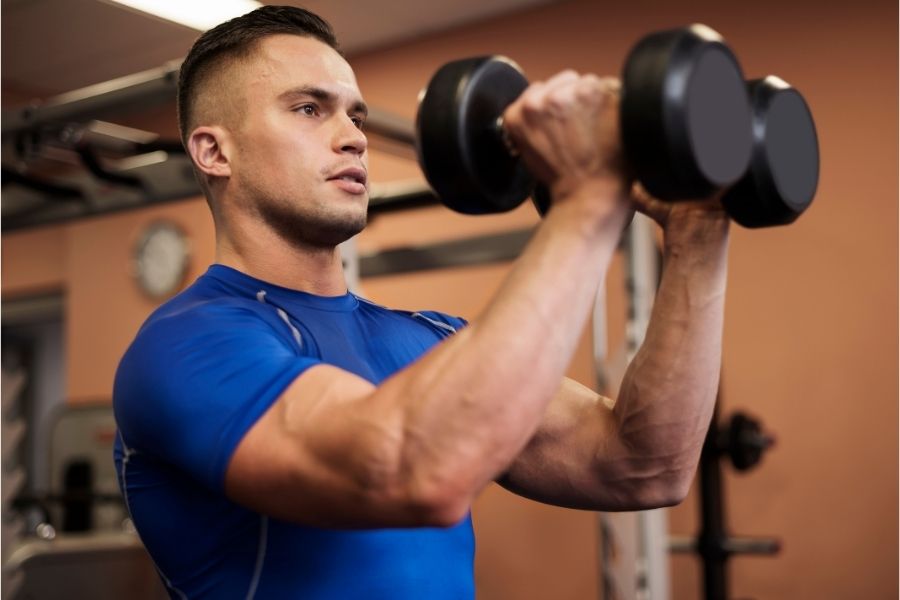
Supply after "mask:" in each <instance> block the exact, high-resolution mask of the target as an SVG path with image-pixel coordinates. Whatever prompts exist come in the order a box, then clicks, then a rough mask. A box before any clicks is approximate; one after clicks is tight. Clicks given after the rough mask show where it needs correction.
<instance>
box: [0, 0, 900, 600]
mask: <svg viewBox="0 0 900 600" xmlns="http://www.w3.org/2000/svg"><path fill="white" fill-rule="evenodd" d="M324 16H326V17H327V15H324ZM691 22H703V23H706V24H708V25H710V26H712V27H714V28H715V29H717V30H718V31H720V32H721V33H723V35H724V36H725V37H726V39H727V40H728V42H729V43H730V45H731V46H732V48H733V49H734V50H735V52H736V53H737V55H738V57H739V59H740V60H741V63H742V65H743V68H744V71H745V73H746V75H747V76H749V77H757V76H763V75H766V74H769V73H775V74H778V75H779V76H781V77H782V78H783V79H785V80H787V81H788V82H790V83H792V84H794V85H795V86H796V87H797V88H798V89H799V90H800V91H801V92H802V93H803V94H804V95H805V97H806V99H807V101H808V102H809V104H810V107H811V109H812V111H813V115H814V117H815V119H816V124H817V128H818V133H819V143H820V148H821V158H822V173H821V179H820V187H819V192H818V194H817V198H816V200H815V203H814V204H813V206H812V207H811V209H810V210H809V211H808V213H807V214H805V215H803V216H802V217H801V218H800V219H799V221H798V222H797V223H795V224H794V225H792V226H790V227H788V228H775V229H771V230H762V231H747V230H742V229H739V228H737V227H735V228H734V230H733V236H732V249H731V259H730V269H731V271H730V278H729V288H728V299H727V313H726V325H725V340H724V367H723V369H724V370H723V373H724V374H723V384H724V385H723V395H724V402H725V406H724V411H723V412H724V414H726V415H727V414H728V413H730V412H731V411H732V410H734V409H736V408H741V409H743V410H746V411H747V412H749V413H751V414H753V415H755V416H757V417H760V418H761V420H762V421H763V423H764V425H765V427H766V429H767V430H769V431H771V432H773V433H774V434H775V435H776V436H777V438H778V445H777V446H776V448H775V449H774V450H772V451H771V452H769V453H768V454H767V455H766V457H765V458H764V460H763V462H762V464H761V466H760V467H758V468H757V469H756V470H754V471H751V472H750V473H749V474H746V475H743V476H734V475H732V474H731V473H730V472H729V474H728V475H727V477H726V483H725V485H726V494H727V501H728V504H727V511H728V515H727V516H728V521H729V525H730V529H731V531H732V532H734V533H736V534H748V535H774V536H777V537H779V538H780V539H781V540H782V542H783V545H784V549H783V551H782V553H781V554H780V555H779V556H777V557H775V558H746V557H738V558H736V559H735V560H734V561H732V565H731V573H732V585H731V591H732V594H733V596H734V597H756V598H766V599H774V600H779V599H785V600H787V599H796V598H848V597H857V598H867V599H868V598H891V597H895V596H896V591H897V587H896V585H897V575H898V573H897V565H898V554H897V530H898V521H897V488H898V479H897V476H898V464H897V461H896V458H895V457H896V456H897V426H896V424H897V420H898V414H897V400H898V387H897V369H898V367H897V365H898V352H897V337H896V336H897V330H898V321H897V314H898V311H897V309H898V297H897V274H898V263H897V241H898V237H897V222H898V212H897V198H898V187H897V168H898V166H897V165H898V155H897V138H896V132H897V126H898V122H897V111H896V107H897V83H898V80H897V72H898V64H897V30H896V23H897V6H896V3H890V2H877V3H867V4H853V3H835V4H823V3H815V2H812V1H811V0H802V1H799V2H794V3H779V2H776V1H775V0H760V1H758V2H753V3H722V2H712V1H711V0H709V1H706V0H704V1H692V2H680V3H671V4H664V3H661V2H656V3H651V2H641V1H631V2H627V3H621V4H619V5H612V4H610V3H598V2H589V1H587V0H583V1H571V2H561V3H558V4H553V5H550V6H546V7H542V8H538V9H534V10H531V11H527V12H523V13H520V14H517V15H513V16H506V17H503V18H498V19H495V20H491V21H487V22H484V23H482V24H478V25H475V26H471V27H467V28H465V29H458V30H453V31H448V32H446V33H443V34H440V35H436V36H431V37H429V38H427V39H421V40H417V41H413V42H410V43H406V44H403V45H400V46H396V47H391V48H385V49H382V50H379V51H375V52H368V53H366V54H364V55H359V56H352V57H351V63H352V64H353V66H354V68H355V69H356V71H357V75H358V77H359V82H360V87H361V88H362V90H363V93H364V94H365V96H366V98H367V101H368V102H369V103H370V104H371V105H373V106H377V107H380V108H384V109H387V110H390V111H393V112H396V113H398V114H401V115H404V116H406V117H409V118H412V116H413V114H414V111H415V98H416V95H417V93H418V91H419V89H420V88H421V87H422V86H423V85H424V84H425V83H426V82H427V80H428V78H429V77H430V75H431V74H432V73H433V72H434V71H435V70H436V69H437V68H438V67H439V66H440V65H441V64H443V63H444V62H446V61H449V60H452V59H455V58H459V57H462V56H468V55H475V54H484V53H502V54H506V55H509V56H511V57H512V58H514V59H515V60H516V61H517V62H519V63H520V64H521V65H522V66H523V68H524V69H525V71H526V73H527V74H528V76H529V77H530V78H531V79H532V80H536V79H541V78H545V77H548V76H550V75H551V74H553V73H554V72H556V71H558V70H560V69H562V68H565V67H572V68H575V69H577V70H579V71H595V72H598V73H601V74H608V73H618V72H619V69H620V66H621V63H622V60H623V59H624V57H625V54H626V53H627V51H628V49H629V48H630V46H631V44H632V43H634V41H636V40H637V39H638V38H639V37H640V36H642V35H643V34H644V33H646V32H648V31H651V30H656V29H662V28H668V27H672V26H677V25H683V24H686V23H691ZM186 50H187V49H185V51H186ZM161 119H162V120H161ZM171 119H173V116H172V115H171V114H170V112H167V111H160V112H159V113H156V114H153V115H149V116H145V117H143V120H144V121H145V122H148V121H150V122H156V123H157V124H162V123H165V124H164V125H162V126H161V127H160V128H159V129H162V130H165V131H166V132H168V133H169V134H170V135H172V134H173V133H174V121H172V120H171ZM139 121H141V118H138V119H136V120H135V122H133V123H132V124H137V122H139ZM166 128H168V129H166ZM417 172H418V171H417V168H416V167H415V165H414V164H413V163H411V162H409V161H404V160H402V159H399V158H397V157H394V156H391V155H388V154H384V153H378V152H373V157H372V174H373V180H374V181H379V182H380V181H392V180H402V179H407V178H412V177H417ZM162 217H165V218H168V219H171V220H173V221H176V222H177V223H179V224H181V225H182V226H183V227H184V228H185V230H186V231H187V232H188V234H189V236H190V239H191V243H192V252H193V254H192V260H191V270H190V273H189V277H188V280H189V281H190V280H193V279H194V278H195V277H196V276H198V275H199V274H200V273H202V272H203V271H204V270H205V268H206V265H208V264H209V263H210V262H211V261H212V258H213V248H212V245H213V232H212V223H211V219H210V218H209V216H208V212H207V209H206V206H205V203H204V202H203V201H202V200H201V199H197V198H194V199H186V200H184V201H182V202H176V203H172V204H169V205H165V206H158V207H154V208H149V209H143V210H136V211H132V212H128V213H122V214H117V215H111V216H107V217H102V218H95V219H87V220H83V221H78V222H73V223H70V224H65V225H57V226H52V227H46V228H41V229H34V230H28V231H23V232H19V233H12V234H7V235H4V236H3V240H2V250H3V253H2V268H3V299H4V300H9V299H12V298H16V297H22V296H29V295H34V294H38V293H42V292H46V291H61V292H63V293H64V294H65V311H66V332H65V333H66V340H67V349H66V354H67V373H66V389H67V394H68V398H67V399H68V401H69V402H72V403H79V402H94V401H97V400H98V399H99V400H101V401H109V397H110V393H111V382H112V376H113V373H114V370H115V366H116V364H117V362H118V358H119V357H120V355H121V354H122V352H123V351H124V349H125V347H126V345H127V344H128V342H129V341H130V340H131V338H132V337H133V335H134V333H135V331H136V330H137V328H138V326H139V325H140V323H141V322H142V321H143V319H144V318H145V317H146V315H147V314H148V313H149V312H150V311H151V310H152V309H153V308H154V307H155V306H156V303H154V302H152V301H150V300H148V299H147V298H145V297H143V296H142V295H141V294H140V292H139V291H138V290H137V288H136V286H135V285H134V283H133V281H132V280H131V264H130V260H131V255H132V249H133V246H134V243H135V242H136V240H137V236H138V235H139V231H140V229H141V228H142V227H143V226H145V225H146V224H147V223H149V222H151V221H153V220H155V219H157V218H162ZM536 222H537V221H536V218H535V217H534V215H533V214H532V212H531V211H530V209H529V208H528V207H523V208H522V209H519V210H517V211H515V212H513V213H511V214H509V215H504V216H493V217H485V218H471V217H463V216H460V215H453V214H450V213H448V212H447V211H445V210H443V209H440V208H434V209H424V210H420V211H415V212H408V213H401V214H396V215H385V216H383V217H379V218H378V219H376V220H375V221H374V222H373V223H372V226H371V228H370V229H369V230H367V231H366V232H365V233H364V234H362V235H361V236H360V239H359V246H360V249H361V250H362V251H363V252H368V251H377V250H379V249H383V248H388V247H395V246H403V245H408V244H419V243H429V242H432V241H435V240H437V239H447V238H458V237H465V236H468V235H476V234H478V233H484V232H488V231H500V230H506V229H514V228H518V227H522V226H527V225H530V224H535V223H536ZM507 268H508V267H507V266H506V265H500V266H483V267H476V268H467V269H453V270H447V271H440V272H431V273H422V274H416V275H404V276H391V277H380V278H373V279H368V280H365V281H364V282H363V292H364V293H365V294H366V295H368V296H369V297H371V298H372V299H373V300H375V301H378V302H382V303H386V304H390V305H394V306H398V307H403V308H434V309H438V310H445V311H447V312H451V313H454V314H459V315H462V316H464V317H467V318H474V317H475V316H477V314H478V311H479V310H480V309H481V307H483V306H484V304H485V302H486V301H487V299H488V298H489V296H490V294H491V293H492V292H493V290H495V289H496V287H497V286H498V285H499V282H500V280H501V278H502V276H503V274H504V273H505V272H506V270H507ZM621 271H622V269H621V263H620V261H619V260H618V259H617V261H616V262H615V263H614V266H613V272H612V273H611V274H610V276H609V278H608V284H607V285H608V292H609V312H610V318H611V320H612V331H611V340H610V345H611V346H612V347H615V346H616V345H617V344H618V343H619V342H620V341H621V337H622V336H621V327H622V314H623V312H624V308H623V307H624V301H625V300H624V292H623V290H622V277H621ZM590 360H591V359H590V350H589V338H588V337H586V338H585V341H584V343H583V344H582V348H581V351H580V352H579V354H578V356H577V357H576V360H575V361H574V363H573V367H572V371H571V373H572V374H573V375H574V376H575V377H576V378H578V379H580V380H582V381H584V382H585V383H591V378H592V375H591V370H592V367H591V364H590ZM695 513H696V498H695V497H694V496H693V495H692V496H691V497H689V498H688V500H687V501H686V502H685V503H684V504H683V505H681V506H679V507H678V508H675V509H673V510H671V511H669V518H670V525H671V530H672V532H673V533H679V534H690V533H694V532H695V531H696V526H697V519H696V514H695ZM475 521H476V528H477V532H478V554H477V559H476V560H477V563H476V577H477V585H478V592H479V598H484V599H488V600H490V599H494V598H496V599H501V598H516V599H526V600H527V599H531V598H534V599H538V598H555V599H571V600H575V599H583V598H592V597H597V558H596V539H595V528H596V520H595V518H594V516H593V515H592V514H591V513H586V512H576V511H566V510H562V509H555V508H550V507H544V506H540V505H537V504H535V503H531V502H527V501H524V500H520V499H518V498H516V497H514V496H512V495H510V494H508V493H506V492H504V491H502V490H499V489H496V488H495V489H491V490H489V491H488V492H487V493H485V494H484V495H483V496H482V498H480V499H479V501H478V503H477V505H476V507H475ZM671 566H672V572H671V576H672V582H673V598H675V599H688V598H697V597H700V596H699V591H698V590H699V586H698V581H699V579H698V577H699V571H698V567H697V562H696V560H695V559H693V558H690V557H675V558H673V559H672V561H671Z"/></svg>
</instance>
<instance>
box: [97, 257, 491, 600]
mask: <svg viewBox="0 0 900 600" xmlns="http://www.w3.org/2000/svg"><path fill="white" fill-rule="evenodd" d="M463 325H464V322H463V321H462V320H461V319H457V318H453V317H449V316H447V315H443V314H440V313H435V312H421V313H409V312H403V311H396V310H389V309H387V308H384V307H382V306H378V305H376V304H373V303H371V302H368V301H366V300H363V299H362V298H359V297H358V296H356V295H354V294H346V295H343V296H336V297H323V296H315V295H312V294H306V293H303V292H298V291H296V290H290V289H287V288H283V287H279V286H276V285H272V284H270V283H266V282H264V281H260V280H258V279H254V278H253V277H250V276H248V275H245V274H243V273H241V272H239V271H236V270H234V269H231V268H229V267H225V266H223V265H213V266H211V267H210V268H209V270H208V271H207V272H206V273H205V274H204V275H202V276H201V277H200V278H199V279H197V281H196V282H194V283H193V284H192V285H191V286H190V287H189V288H188V289H187V290H185V291H184V292H182V293H181V294H179V295H178V296H176V297H175V298H173V299H172V300H170V301H168V302H166V303H165V304H163V305H162V306H161V307H160V308H159V309H157V310H156V311H155V312H154V313H153V314H152V315H151V316H150V317H149V318H148V320H147V321H146V322H145V323H144V325H143V326H142V327H141V329H140V331H139V332H138V334H137V336H136V338H135V340H134V341H133V342H132V344H131V346H130V347H129V348H128V350H127V352H126V353H125V356H124V357H123V358H122V361H121V363H120V364H119V368H118V371H117V372H116V379H115V386H114V390H113V407H114V410H115V416H116V422H117V424H118V428H119V431H118V435H117V436H116V444H115V449H114V457H115V463H116V468H117V472H118V477H119V486H120V488H121V490H122V494H123V495H124V498H125V502H126V505H127V507H128V510H129V513H130V514H131V517H132V519H133V520H134V523H135V525H136V527H137V530H138V533H139V534H140V537H141V540H142V541H143V543H144V545H145V546H146V547H147V550H148V551H149V552H150V555H151V556H152V558H153V560H154V562H155V563H156V567H157V570H158V571H159V574H160V577H161V578H162V580H163V583H164V584H165V585H166V587H167V589H168V591H169V594H170V596H171V597H172V598H277V599H281V598H304V599H307V598H309V599H319V598H328V599H332V598H338V599H352V598H366V599H374V598H385V599H387V598H390V599H392V600H397V599H413V598H415V599H417V600H418V599H424V598H427V599H432V600H435V599H444V598H454V599H456V598H473V597H474V595H475V592H474V581H473V560H474V552H475V544H474V536H473V532H472V520H471V515H469V516H467V517H466V518H465V519H463V520H462V521H461V522H460V523H458V524H457V525H455V526H453V527H449V528H409V529H374V530H372V529H370V530H331V529H321V528H316V527H306V526H301V525H296V524H292V523H287V522H284V521H280V520H278V519H274V518H271V517H267V516H265V515H261V514H259V513H256V512H253V511H251V510H249V509H247V508H244V507H242V506H240V505H238V504H235V503H234V502H231V501H230V500H229V499H228V498H226V496H225V494H224V480H225V470H226V468H227V465H228V462H229V460H230V458H231V455H232V453H233V452H234V450H235V448H236V447H237V445H238V443H239V442H240V440H241V439H242V437H243V436H244V434H246V433H247V431H248V430H249V429H250V427H252V426H253V424H254V423H255V422H256V420H257V419H258V418H259V417H260V416H261V415H262V414H263V413H264V412H265V411H266V409H268V408H269V407H270V406H271V405H272V403H273V402H274V401H275V399H276V398H278V396H279V395H280V394H281V393H282V392H283V391H284V389H285V388H286V387H287V386H288V385H289V384H290V383H291V382H292V381H293V380H294V379H296V378H297V376H298V375H300V374H301V373H303V372H304V371H305V370H306V369H308V368H309V367H311V366H313V365H317V364H320V363H327V364H331V365H335V366H338V367H340V368H342V369H345V370H347V371H350V372H352V373H355V374H357V375H359V376H360V377H363V378H365V379H367V380H368V381H370V382H372V383H373V384H376V385H377V384H378V383H380V382H381V381H383V380H384V379H386V378H387V377H389V376H390V375H391V374H393V373H394V372H396V371H397V370H399V369H402V368H403V367H405V366H406V365H408V364H410V363H411V362H413V361H414V360H416V359H418V358H419V357H420V356H422V354H424V353H425V352H426V351H428V350H429V349H430V348H431V347H433V346H434V345H435V344H437V343H438V342H440V341H441V340H442V339H444V338H446V337H448V336H449V335H452V334H453V333H454V331H455V330H456V329H458V328H459V327H461V326H463Z"/></svg>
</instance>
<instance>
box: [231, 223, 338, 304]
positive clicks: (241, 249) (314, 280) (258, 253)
mask: <svg viewBox="0 0 900 600" xmlns="http://www.w3.org/2000/svg"><path fill="white" fill-rule="evenodd" d="M254 229H256V230H255V231H241V232H235V231H223V230H222V228H219V227H217V228H216V262H217V263H219V264H222V265H225V266H228V267H231V268H233V269H237V270H238V271H241V272H243V273H246V274H247V275H250V276H251V277H256V278H257V279H262V280H263V281H267V282H269V283H273V284H275V285H278V286H281V287H286V288H289V289H294V290H299V291H302V292H307V293H310V294H316V295H318V296H340V295H343V294H346V293H347V283H346V281H345V280H344V269H343V266H342V264H341V252H340V250H339V249H338V248H337V247H324V248H323V247H316V246H311V245H306V244H304V243H302V242H297V241H291V242H288V241H287V240H284V239H283V238H281V237H280V236H279V235H277V234H276V233H274V232H273V231H271V230H269V229H266V228H263V227H257V228H254Z"/></svg>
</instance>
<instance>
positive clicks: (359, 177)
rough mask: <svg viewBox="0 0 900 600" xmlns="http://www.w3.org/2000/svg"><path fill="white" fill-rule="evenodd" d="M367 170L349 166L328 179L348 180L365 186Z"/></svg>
mask: <svg viewBox="0 0 900 600" xmlns="http://www.w3.org/2000/svg"><path fill="white" fill-rule="evenodd" d="M366 178H367V174H366V170H365V169H362V168H360V167H348V168H346V169H341V170H340V171H338V172H337V173H335V174H334V175H332V176H331V177H329V178H328V181H347V182H350V183H359V184H361V185H363V186H365V185H366Z"/></svg>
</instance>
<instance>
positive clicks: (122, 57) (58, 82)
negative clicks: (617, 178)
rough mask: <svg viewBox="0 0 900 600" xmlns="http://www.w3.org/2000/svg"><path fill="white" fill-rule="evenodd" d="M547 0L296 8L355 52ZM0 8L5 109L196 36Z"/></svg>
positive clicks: (95, 79) (75, 1)
mask: <svg viewBox="0 0 900 600" xmlns="http://www.w3.org/2000/svg"><path fill="white" fill-rule="evenodd" d="M184 1H194V2H202V1H215V0H184ZM549 1H551V0H435V1H431V2H428V3H427V4H424V3H423V2H421V0H382V1H378V2H361V1H359V0H329V1H326V0H308V1H305V2H302V5H303V6H304V7H305V8H308V9H310V10H312V11H313V12H316V13H318V14H320V15H321V16H323V17H324V18H325V19H327V20H328V21H330V22H331V24H332V26H333V27H334V29H335V31H336V33H337V34H338V39H339V40H340V41H341V46H342V48H343V50H344V51H345V52H346V53H348V54H353V53H359V52H362V51H364V50H367V49H371V48H375V47H379V46H385V45H389V44H391V43H396V42H399V41H403V40H407V39H411V38H415V37H420V36H423V35H426V34H428V33H430V32H434V31H438V30H442V29H448V28H451V27H454V26H458V25H462V24H465V23H469V22H473V21H477V20H480V19H484V18H487V17H492V16H497V15H500V14H503V13H506V12H512V11H516V10H521V9H524V8H526V7H529V6H533V5H538V4H545V3H548V2H549ZM266 3H267V4H273V2H266ZM284 4H294V5H297V6H300V5H301V3H300V2H290V1H285V2H284ZM0 6H2V38H0V41H2V89H3V104H4V108H11V107H14V106H16V105H18V104H24V103H26V102H28V101H30V100H33V99H41V98H46V97H48V96H52V95H55V94H58V93H61V92H66V91H70V90H74V89H77V88H81V87H84V86H87V85H91V84H94V83H99V82H103V81H108V80H110V79H114V78H116V77H121V76H123V75H129V74H132V73H136V72H139V71H143V70H146V69H150V68H153V67H159V66H161V65H163V64H164V63H166V62H167V61H170V60H172V59H180V58H182V57H183V56H184V55H185V54H186V53H187V51H188V49H189V48H190V45H191V43H192V42H193V40H194V39H195V38H196V37H197V36H198V35H199V32H197V31H195V30H193V29H190V28H188V27H185V26H182V25H177V24H175V23H171V22H168V21H164V20H162V19H158V18H155V17H151V16H148V15H145V14H143V13H139V12H136V11H132V10H131V9H128V8H125V7H123V6H120V5H118V4H113V3H110V2H107V1H104V0H2V4H0ZM423 7H427V10H426V9H424V8H423Z"/></svg>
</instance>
